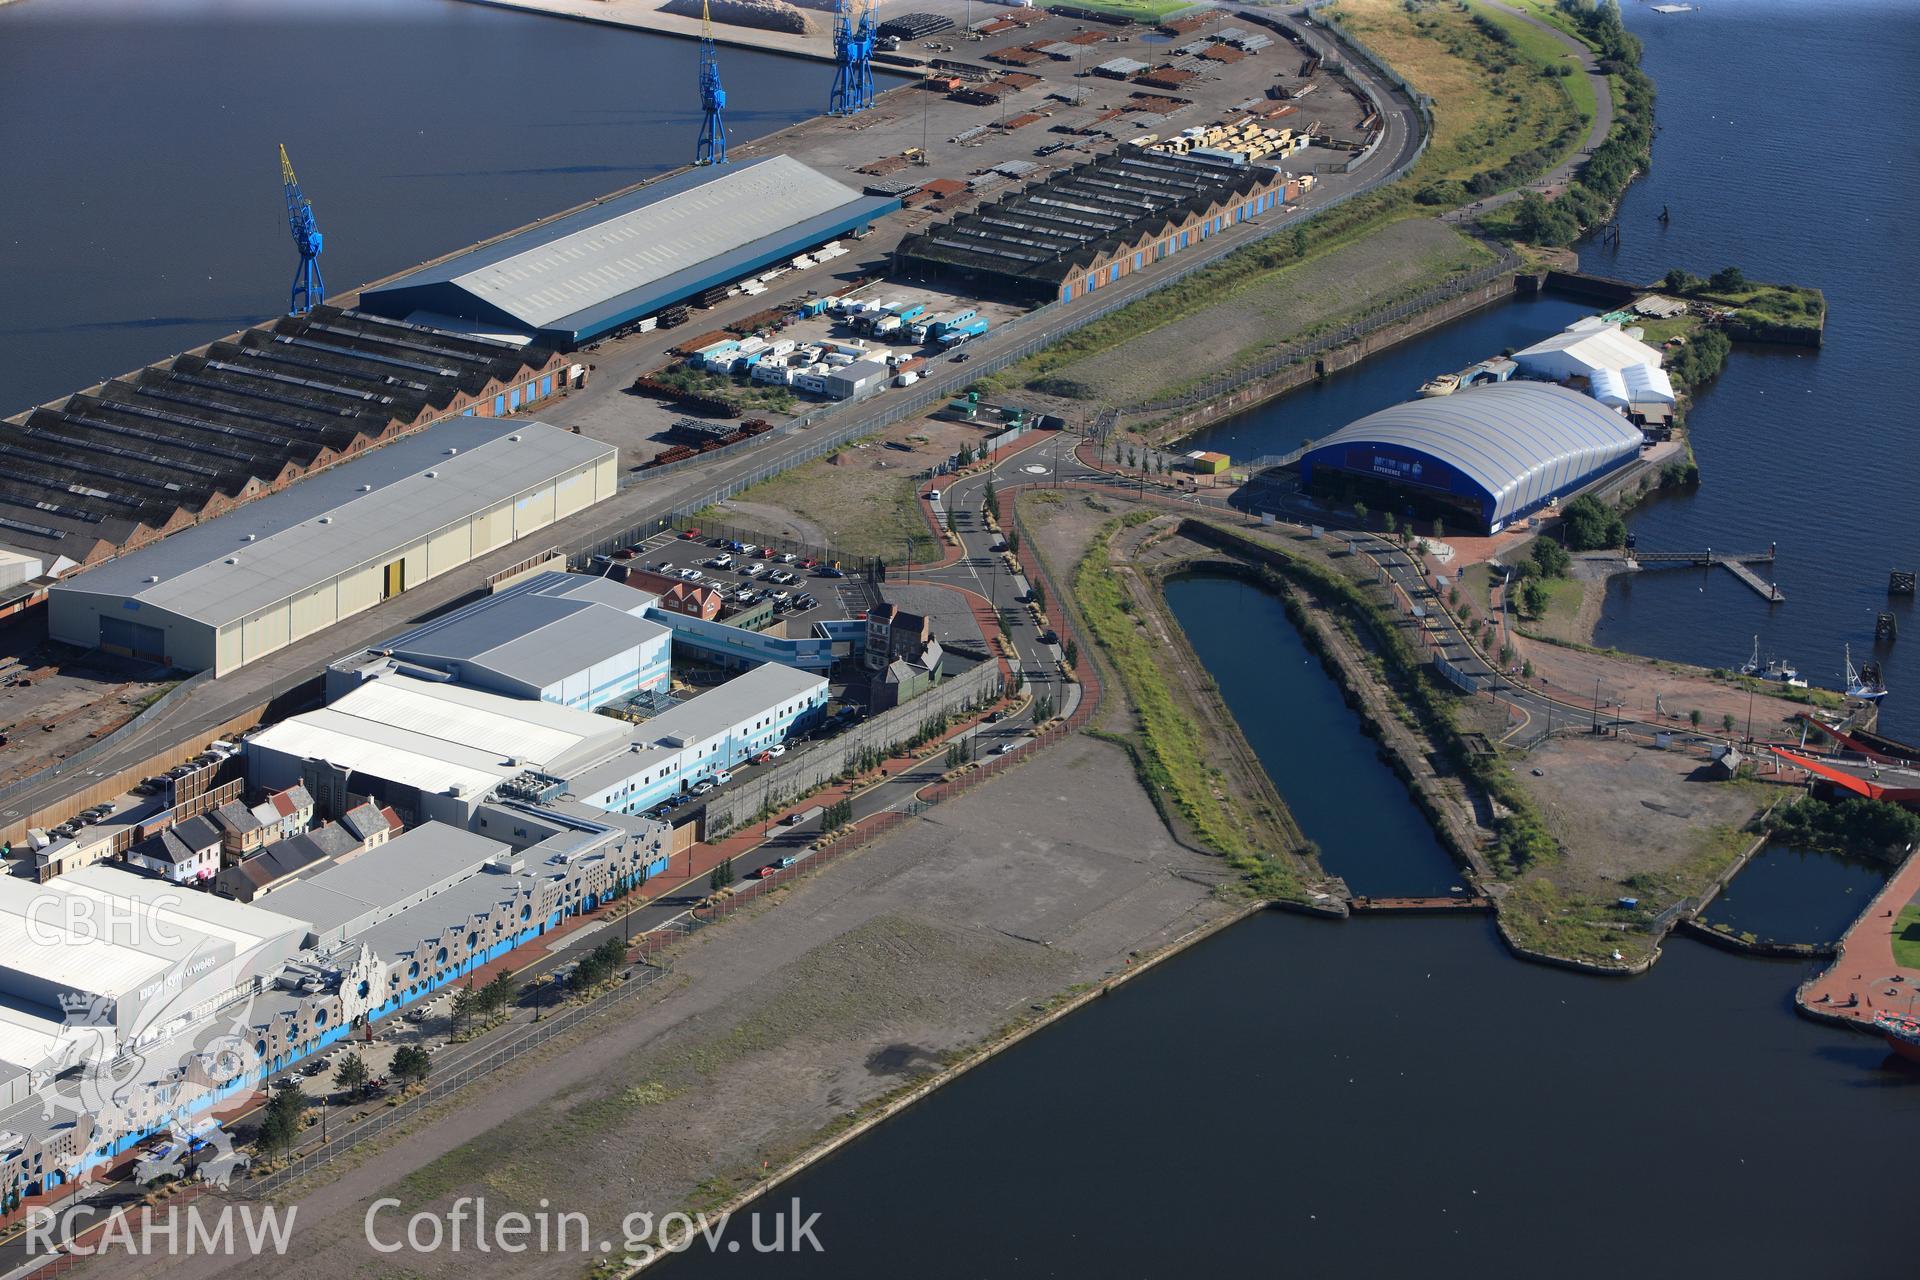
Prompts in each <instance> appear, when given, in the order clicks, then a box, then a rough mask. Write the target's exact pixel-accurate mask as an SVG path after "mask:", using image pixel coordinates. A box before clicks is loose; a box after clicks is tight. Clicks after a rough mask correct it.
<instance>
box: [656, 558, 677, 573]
mask: <svg viewBox="0 0 1920 1280" xmlns="http://www.w3.org/2000/svg"><path fill="white" fill-rule="evenodd" d="M653 571H654V572H655V573H672V572H673V561H671V560H662V561H660V562H658V563H657V564H655V565H654V566H653Z"/></svg>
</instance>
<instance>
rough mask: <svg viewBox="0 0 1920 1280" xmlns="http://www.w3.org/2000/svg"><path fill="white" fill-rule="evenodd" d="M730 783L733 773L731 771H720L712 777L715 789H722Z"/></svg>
mask: <svg viewBox="0 0 1920 1280" xmlns="http://www.w3.org/2000/svg"><path fill="white" fill-rule="evenodd" d="M732 781H733V771H732V770H731V769H721V770H720V771H719V772H717V773H715V774H714V775H713V783H714V785H715V786H717V787H724V786H726V785H727V784H728V783H729V782H732Z"/></svg>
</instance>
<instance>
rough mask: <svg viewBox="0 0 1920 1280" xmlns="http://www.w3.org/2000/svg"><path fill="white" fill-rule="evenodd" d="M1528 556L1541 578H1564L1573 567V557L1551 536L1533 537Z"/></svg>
mask: <svg viewBox="0 0 1920 1280" xmlns="http://www.w3.org/2000/svg"><path fill="white" fill-rule="evenodd" d="M1528 558H1529V559H1531V560H1532V561H1533V565H1534V568H1535V569H1537V570H1538V571H1539V573H1540V576H1541V577H1543V578H1564V577H1566V575H1567V570H1568V569H1571V568H1572V567H1573V557H1572V556H1570V555H1568V554H1567V549H1566V548H1565V547H1563V546H1561V545H1560V544H1559V543H1557V542H1555V541H1554V540H1553V539H1552V538H1535V539H1534V540H1533V547H1532V549H1531V551H1530V552H1529V555H1528Z"/></svg>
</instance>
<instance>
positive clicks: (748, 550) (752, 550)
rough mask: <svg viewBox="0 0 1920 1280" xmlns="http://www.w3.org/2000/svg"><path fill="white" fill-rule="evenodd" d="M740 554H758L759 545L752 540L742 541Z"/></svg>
mask: <svg viewBox="0 0 1920 1280" xmlns="http://www.w3.org/2000/svg"><path fill="white" fill-rule="evenodd" d="M740 554H741V555H743V556H754V555H759V554H760V546H759V544H758V543H754V542H743V543H741V544H740Z"/></svg>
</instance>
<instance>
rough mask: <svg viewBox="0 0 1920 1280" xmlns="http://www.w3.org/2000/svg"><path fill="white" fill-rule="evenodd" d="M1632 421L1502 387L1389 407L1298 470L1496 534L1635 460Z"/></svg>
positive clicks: (1561, 390)
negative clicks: (1435, 503)
mask: <svg viewBox="0 0 1920 1280" xmlns="http://www.w3.org/2000/svg"><path fill="white" fill-rule="evenodd" d="M1641 440H1642V437H1641V434H1640V431H1639V429H1638V428H1636V427H1635V426H1634V425H1633V424H1632V423H1631V422H1628V421H1627V420H1626V419H1625V418H1624V417H1622V416H1621V415H1619V414H1618V413H1615V412H1613V411H1612V410H1611V409H1608V408H1606V407H1605V406H1604V405H1602V404H1600V403H1599V402H1598V401H1596V400H1594V399H1592V398H1591V397H1589V396H1584V395H1581V394H1580V393H1579V392H1577V391H1570V390H1568V389H1567V388H1565V387H1558V386H1553V385H1551V384H1549V383H1542V382H1499V383H1493V384H1490V385H1487V386H1480V387H1469V388H1467V389H1465V390H1462V391H1456V392H1454V393H1453V394H1452V395H1449V396H1432V397H1428V398H1424V399H1419V400H1410V401H1408V402H1407V403H1405V404H1397V405H1393V406H1392V407H1390V408H1386V409H1382V410H1380V411H1379V412H1377V413H1370V414H1368V415H1367V416H1366V417H1364V418H1360V419H1358V420H1357V421H1355V422H1351V423H1349V424H1348V425H1346V426H1344V427H1342V428H1340V430H1338V431H1336V432H1334V433H1333V434H1332V435H1330V436H1326V437H1324V438H1322V439H1321V440H1320V441H1319V442H1318V443H1316V444H1315V445H1314V447H1313V448H1312V449H1310V450H1309V451H1308V452H1307V453H1306V454H1305V456H1303V457H1302V458H1301V461H1300V473H1301V479H1302V481H1303V482H1307V483H1311V482H1312V481H1313V480H1314V477H1315V475H1316V474H1317V473H1318V472H1320V471H1322V470H1328V471H1336V472H1345V473H1348V474H1352V475H1359V476H1366V477H1369V478H1371V479H1374V480H1376V481H1385V482H1388V483H1392V484H1395V485H1399V486H1401V487H1402V488H1404V489H1405V490H1406V491H1407V492H1409V493H1424V494H1429V495H1432V496H1434V497H1436V498H1445V499H1450V500H1452V501H1454V502H1457V503H1459V504H1460V505H1463V506H1466V507H1469V508H1470V509H1477V510H1478V511H1479V513H1480V518H1481V520H1482V523H1483V524H1484V525H1485V526H1486V527H1487V528H1489V529H1492V530H1498V529H1500V528H1502V527H1503V526H1505V525H1506V524H1508V523H1509V522H1511V521H1512V520H1514V519H1515V518H1516V517H1519V516H1522V515H1525V514H1527V513H1528V512H1530V511H1534V510H1537V509H1538V508H1539V507H1541V506H1542V505H1544V504H1545V503H1546V502H1547V501H1548V500H1549V499H1551V498H1554V497H1558V496H1560V495H1563V494H1566V493H1569V492H1571V491H1573V490H1574V489H1578V488H1580V487H1582V486H1583V485H1585V484H1586V483H1587V482H1588V481H1590V480H1592V479H1593V478H1594V477H1596V476H1599V475H1601V474H1603V473H1605V472H1606V471H1608V470H1609V469H1611V468H1613V467H1615V466H1618V465H1619V464H1621V463H1623V462H1626V461H1628V460H1630V459H1632V458H1636V457H1638V456H1639V453H1640V445H1641Z"/></svg>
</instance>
